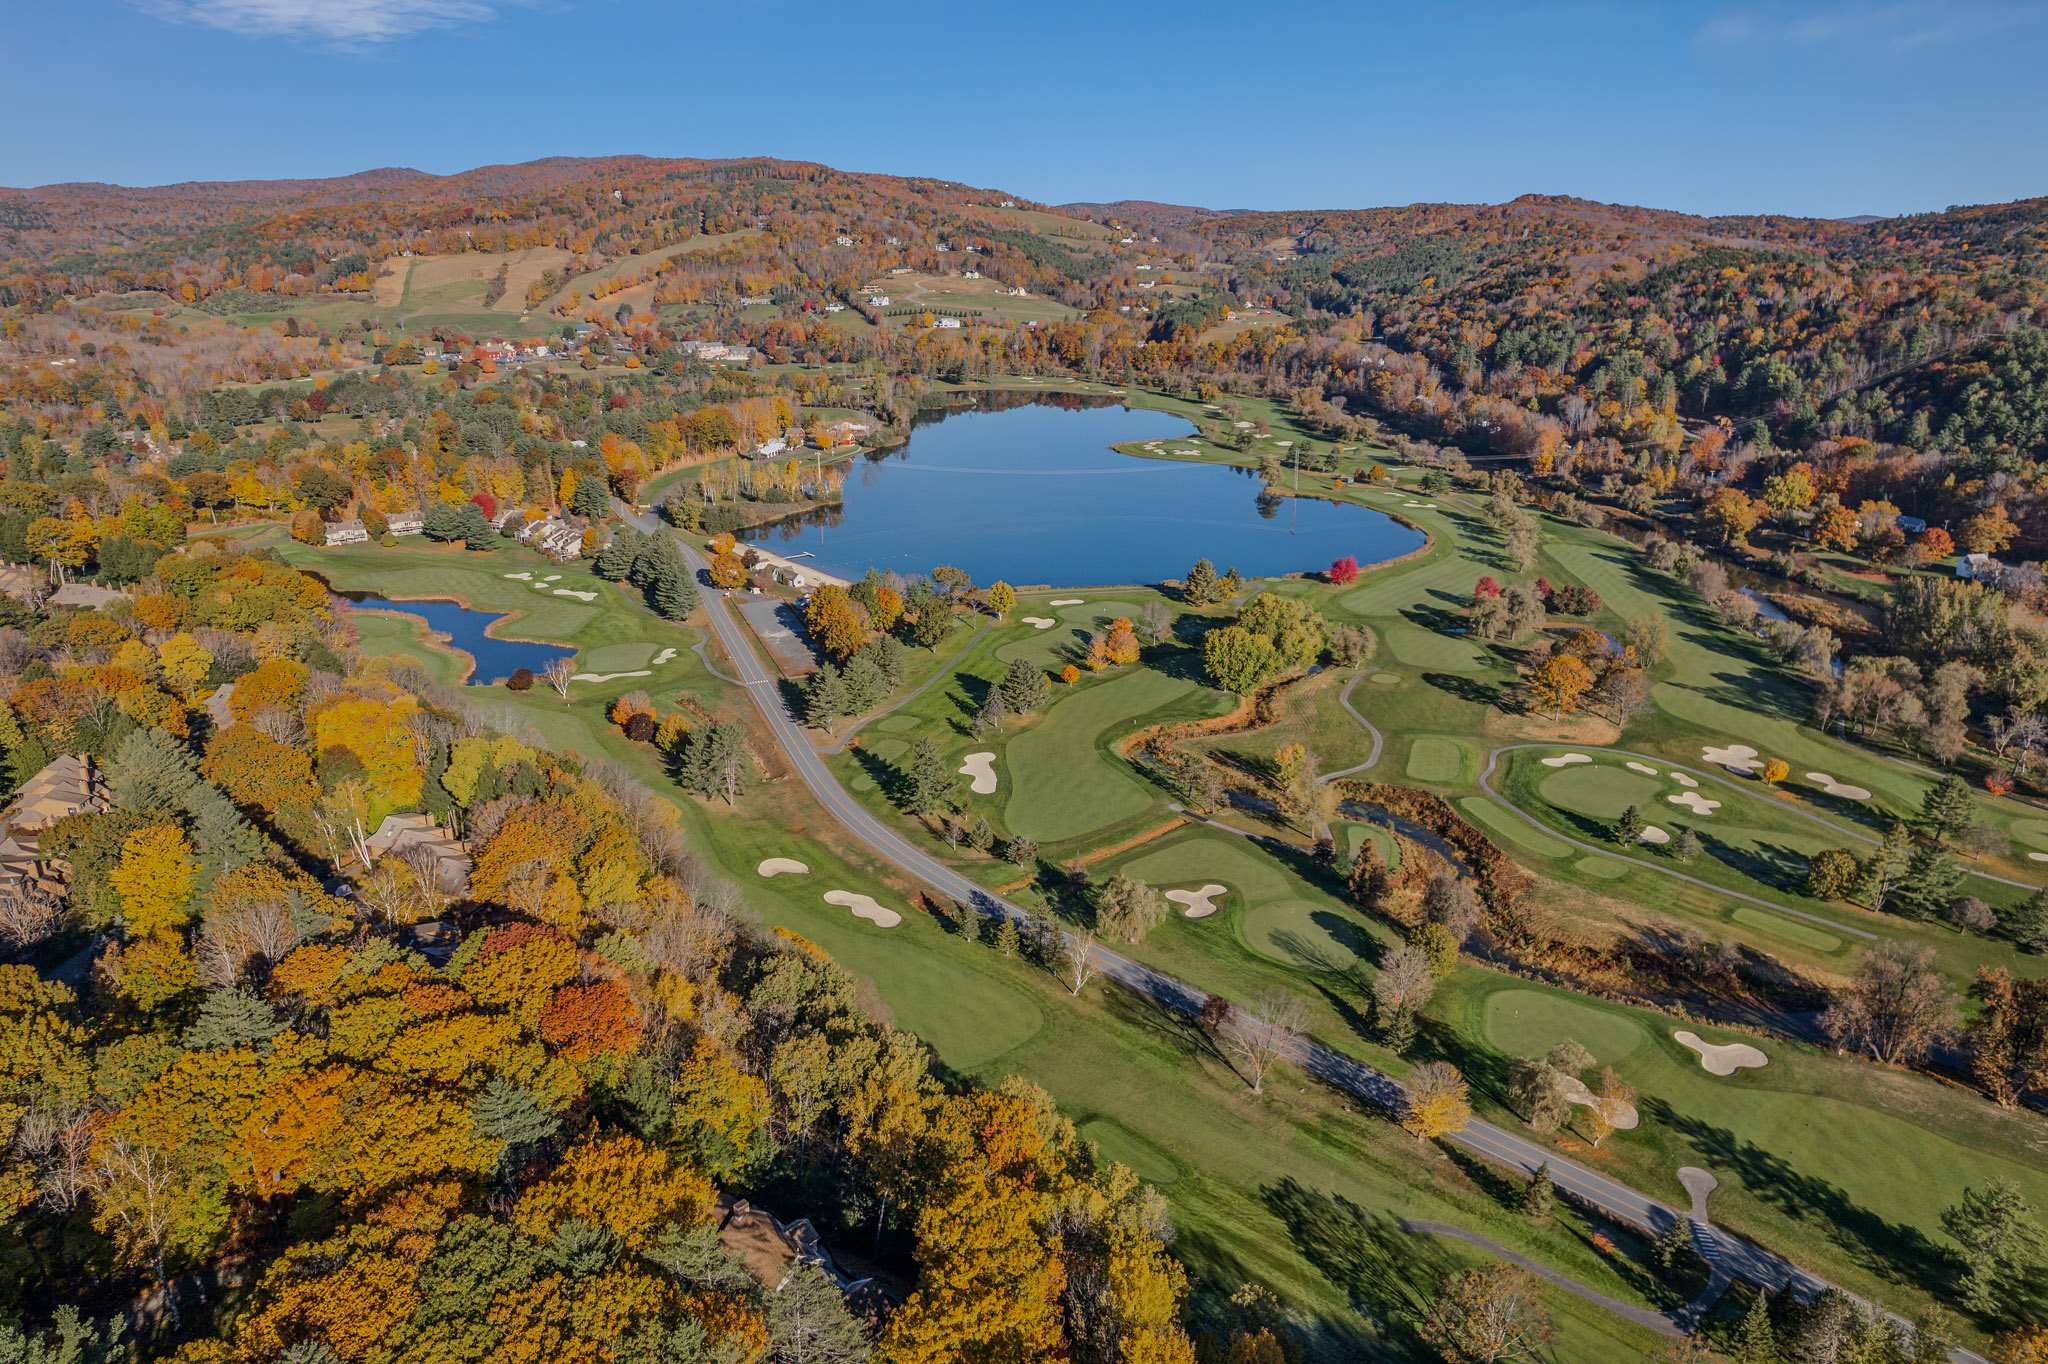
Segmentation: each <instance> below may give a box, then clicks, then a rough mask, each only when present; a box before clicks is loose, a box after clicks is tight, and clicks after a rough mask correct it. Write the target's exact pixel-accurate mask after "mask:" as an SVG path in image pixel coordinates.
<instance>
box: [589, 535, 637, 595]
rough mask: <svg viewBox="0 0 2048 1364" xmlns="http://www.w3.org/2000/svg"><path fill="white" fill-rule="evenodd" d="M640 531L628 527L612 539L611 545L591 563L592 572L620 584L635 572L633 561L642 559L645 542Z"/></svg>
mask: <svg viewBox="0 0 2048 1364" xmlns="http://www.w3.org/2000/svg"><path fill="white" fill-rule="evenodd" d="M645 538H646V537H644V536H642V535H641V534H640V532H639V531H637V530H634V529H633V528H632V527H630V526H628V527H625V528H623V529H621V530H620V531H619V533H618V534H617V535H614V536H613V537H612V539H611V543H610V544H608V545H606V546H605V547H604V548H603V549H602V550H600V551H598V555H597V558H596V559H595V560H594V561H593V562H592V563H591V566H590V570H591V572H593V573H595V574H597V576H598V577H600V578H603V579H605V580H606V581H608V582H618V581H620V580H621V579H623V578H624V577H625V576H626V575H627V574H628V573H630V572H632V570H633V561H634V560H635V559H637V558H639V557H640V554H641V550H642V546H643V544H644V541H645Z"/></svg>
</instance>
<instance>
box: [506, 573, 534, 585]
mask: <svg viewBox="0 0 2048 1364" xmlns="http://www.w3.org/2000/svg"><path fill="white" fill-rule="evenodd" d="M505 576H506V577H508V578H510V579H511V580H512V581H513V582H515V583H523V582H525V581H526V580H527V579H529V578H531V577H532V576H533V575H532V574H531V573H507V574H506V575H505Z"/></svg>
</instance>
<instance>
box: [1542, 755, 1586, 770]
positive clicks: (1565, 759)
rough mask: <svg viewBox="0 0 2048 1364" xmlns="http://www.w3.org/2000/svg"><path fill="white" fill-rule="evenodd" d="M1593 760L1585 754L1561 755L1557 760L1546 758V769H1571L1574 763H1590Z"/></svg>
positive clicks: (1544, 763) (1544, 762)
mask: <svg viewBox="0 0 2048 1364" xmlns="http://www.w3.org/2000/svg"><path fill="white" fill-rule="evenodd" d="M1591 761H1593V759H1592V758H1591V757H1590V756H1588V755H1587V754H1584V753H1560V754H1558V755H1557V756H1556V757H1555V758H1545V759H1544V760H1543V765H1544V766H1545V767H1570V766H1571V765H1572V764H1573V763H1589V762H1591Z"/></svg>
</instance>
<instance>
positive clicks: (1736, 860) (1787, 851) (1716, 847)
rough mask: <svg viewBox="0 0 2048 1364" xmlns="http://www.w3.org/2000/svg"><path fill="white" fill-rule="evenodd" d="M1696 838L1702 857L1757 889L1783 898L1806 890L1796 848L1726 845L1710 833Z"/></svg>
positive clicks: (1803, 856)
mask: <svg viewBox="0 0 2048 1364" xmlns="http://www.w3.org/2000/svg"><path fill="white" fill-rule="evenodd" d="M1693 832H1694V833H1697V834H1699V835H1700V847H1701V848H1702V849H1703V850H1705V852H1706V854H1707V855H1708V856H1709V857H1711V858H1713V859H1714V860H1715V861H1716V862H1719V863H1720V864H1721V865H1722V866H1724V867H1726V868H1728V869H1729V870H1730V871H1732V872H1734V873H1735V874H1736V875H1738V876H1746V877H1748V878H1749V879H1750V880H1752V881H1755V882H1756V883H1757V884H1758V885H1763V886H1769V887H1770V888H1771V889H1772V890H1775V891H1777V892H1779V893H1780V894H1783V895H1800V894H1803V893H1804V891H1805V889H1806V864H1807V857H1806V854H1805V853H1803V852H1800V851H1799V850H1798V849H1796V848H1788V847H1785V846H1783V845H1782V844H1777V843H1757V844H1753V845H1749V846H1744V845H1742V844H1738V843H1729V842H1727V841H1725V840H1723V839H1721V838H1717V837H1716V836H1714V835H1713V834H1710V833H1701V831H1700V830H1699V829H1697V828H1695V829H1694V830H1693Z"/></svg>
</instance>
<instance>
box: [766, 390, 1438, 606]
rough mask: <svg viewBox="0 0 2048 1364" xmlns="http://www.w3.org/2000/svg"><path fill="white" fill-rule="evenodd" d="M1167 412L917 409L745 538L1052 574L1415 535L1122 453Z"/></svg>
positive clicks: (1236, 472) (1382, 544) (1399, 541)
mask: <svg viewBox="0 0 2048 1364" xmlns="http://www.w3.org/2000/svg"><path fill="white" fill-rule="evenodd" d="M1193 433H1194V428H1193V426H1191V425H1190V424H1189V423H1188V422H1187V421H1185V420H1183V419H1182V418H1179V417H1175V416H1170V415H1168V414H1166V413H1163V412H1151V411H1145V410H1141V409H1135V408H1127V407H1084V408H1080V409H1078V410H1077V409H1075V408H1073V407H1070V406H1054V405H1051V404H1046V403H1033V404H1030V405H1028V406H1019V407H1011V408H1008V409H1006V410H1002V411H963V412H955V413H952V414H950V415H948V416H946V417H945V418H944V419H943V420H938V421H925V422H921V423H919V424H918V426H917V427H916V429H915V430H914V431H913V433H912V434H911V437H910V442H909V444H907V445H904V446H902V447H900V448H898V449H895V450H891V451H888V452H886V453H883V454H879V455H870V456H862V457H857V458H856V460H855V461H854V463H853V465H852V467H851V468H850V469H849V470H848V472H847V478H846V490H845V501H844V503H843V504H842V505H841V506H839V507H837V508H828V509H823V510H821V511H819V512H815V513H811V514H809V515H808V516H806V517H804V518H801V519H799V520H795V521H787V522H782V523H780V524H778V525H775V526H769V527H763V528H760V529H758V530H755V531H753V532H751V533H750V534H749V535H748V536H747V537H746V538H748V539H749V540H751V541H753V542H754V543H758V544H760V545H762V546H763V547H764V548H768V549H773V550H776V551H778V552H780V553H784V554H796V553H800V552H802V551H806V550H808V551H810V552H811V554H812V556H813V558H812V562H815V563H816V564H817V565H818V566H819V567H820V568H822V569H824V570H825V571H826V572H828V573H834V574H838V575H839V576H841V577H846V578H857V577H859V576H860V575H861V574H863V573H865V572H867V570H868V569H869V568H870V567H873V568H879V569H883V570H885V571H886V570H891V569H893V570H895V571H896V572H899V573H922V572H928V571H929V570H930V569H932V568H933V567H935V566H937V565H939V564H952V565H954V566H955V567H958V568H962V569H965V570H966V571H967V573H968V574H969V575H970V576H972V577H973V578H974V580H975V581H976V582H979V583H989V582H993V581H995V580H996V579H998V578H1001V579H1005V580H1007V581H1009V582H1012V583H1018V584H1027V583H1044V584H1046V585H1048V586H1052V587H1074V586H1092V585H1098V584H1113V583H1152V582H1159V581H1161V580H1162V579H1166V578H1178V577H1180V576H1181V575H1182V574H1183V573H1185V572H1187V570H1188V567H1189V565H1191V564H1192V563H1194V561H1195V560H1196V559H1199V558H1203V557H1207V558H1209V559H1211V560H1214V561H1215V564H1216V568H1217V571H1218V572H1221V571H1222V570H1224V569H1227V568H1236V569H1237V570H1238V571H1239V572H1240V573H1243V574H1246V575H1247V576H1252V577H1267V576H1273V575H1277V574H1282V573H1296V572H1317V571H1320V570H1322V569H1325V568H1328V567H1329V566H1330V563H1331V562H1332V561H1333V560H1335V559H1338V558H1341V557H1343V556H1344V555H1347V554H1349V555H1353V556H1355V557H1356V558H1357V559H1358V561H1359V563H1361V564H1371V563H1377V562H1380V561H1383V560H1386V559H1392V558H1396V557H1398V556H1400V555H1403V554H1406V553H1408V552H1409V551H1410V550H1414V549H1417V548H1419V547H1421V545H1422V543H1423V536H1422V534H1421V532H1419V531H1416V530H1412V529H1410V528H1409V527H1407V526H1404V525H1402V524H1401V523H1400V522H1398V521H1396V520H1394V519H1393V518H1392V517H1389V516H1387V515H1385V514H1384V513H1381V512H1378V511H1374V510H1372V509H1371V508H1369V507H1359V506H1353V505H1351V504H1348V503H1336V502H1324V501H1319V500H1316V499H1314V498H1270V497H1262V496H1261V495H1260V494H1261V487H1260V483H1259V479H1258V477H1257V475H1256V474H1255V473H1254V472H1252V471H1248V470H1243V469H1234V468H1230V467H1228V466H1224V465H1216V464H1183V463H1177V462H1174V461H1170V460H1156V459H1139V458H1136V457H1134V456H1130V455H1120V454H1118V453H1117V452H1116V451H1114V450H1112V449H1110V448H1109V447H1110V446H1111V445H1112V444H1114V443H1120V442H1128V441H1148V440H1161V441H1167V442H1172V441H1176V440H1185V439H1187V438H1188V437H1189V436H1191V435H1192V434H1193Z"/></svg>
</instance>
